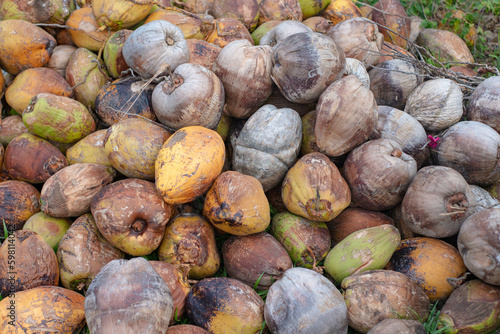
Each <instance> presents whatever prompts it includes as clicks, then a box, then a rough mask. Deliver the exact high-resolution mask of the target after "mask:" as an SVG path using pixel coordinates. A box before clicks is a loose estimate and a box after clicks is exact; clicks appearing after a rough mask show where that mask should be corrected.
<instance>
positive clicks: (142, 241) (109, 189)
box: [91, 178, 172, 256]
mask: <svg viewBox="0 0 500 334" xmlns="http://www.w3.org/2000/svg"><path fill="white" fill-rule="evenodd" d="M91 211H92V215H93V216H94V219H95V222H96V225H97V227H98V228H99V231H100V232H101V233H102V235H103V236H104V237H105V238H106V239H107V240H108V241H109V242H110V243H111V244H112V245H113V246H115V247H117V248H119V249H121V250H122V251H124V252H125V253H127V254H130V255H133V256H142V255H147V254H150V253H151V252H152V251H154V250H155V249H156V248H158V246H159V245H160V243H161V241H162V239H163V233H164V231H165V227H166V225H167V222H168V220H169V219H170V214H171V212H172V207H171V205H169V204H167V203H165V202H164V201H163V200H162V199H161V197H160V196H159V195H158V194H157V193H156V190H155V187H154V184H153V183H152V182H149V181H145V180H140V179H134V178H127V179H124V180H120V181H117V182H114V183H112V184H109V185H107V186H105V187H103V188H102V189H101V190H100V191H99V192H98V193H97V194H96V195H95V196H94V197H93V198H92V204H91Z"/></svg>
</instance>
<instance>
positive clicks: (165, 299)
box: [85, 257, 174, 334]
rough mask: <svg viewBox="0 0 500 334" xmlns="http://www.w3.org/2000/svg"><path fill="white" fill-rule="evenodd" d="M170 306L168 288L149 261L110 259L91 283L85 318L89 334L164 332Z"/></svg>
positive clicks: (170, 309)
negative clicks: (90, 333)
mask: <svg viewBox="0 0 500 334" xmlns="http://www.w3.org/2000/svg"><path fill="white" fill-rule="evenodd" d="M173 305H174V303H173V300H172V295H171V293H170V289H169V288H168V286H167V284H166V283H165V281H164V280H163V279H162V278H161V276H160V275H159V274H158V273H157V272H156V271H155V270H154V269H153V267H152V266H151V265H150V264H149V263H148V261H146V260H145V259H144V258H141V257H137V258H133V259H131V260H113V261H111V262H109V263H108V264H107V265H106V266H104V267H103V268H102V269H101V271H100V272H99V274H97V276H96V277H95V278H94V280H93V281H92V283H90V286H89V289H88V290H87V293H86V294H85V318H86V321H87V325H88V327H89V330H90V332H92V333H118V332H120V333H151V334H153V333H164V332H165V331H166V329H167V327H168V323H169V321H170V317H171V315H172V312H173Z"/></svg>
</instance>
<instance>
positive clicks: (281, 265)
mask: <svg viewBox="0 0 500 334" xmlns="http://www.w3.org/2000/svg"><path fill="white" fill-rule="evenodd" d="M222 256H223V259H224V268H225V269H226V270H227V273H228V275H229V277H232V278H236V279H238V280H240V281H242V282H243V283H245V284H247V285H249V286H250V287H254V286H256V287H257V289H261V290H265V289H269V287H270V286H271V284H273V283H274V282H275V281H276V280H278V279H280V278H281V277H282V276H283V273H284V272H285V271H286V270H288V269H290V268H292V266H293V264H292V260H291V259H290V256H288V254H287V252H286V250H285V248H283V246H282V245H281V244H280V243H279V242H278V241H277V240H276V239H275V238H274V237H273V236H272V235H270V234H269V233H267V232H261V233H257V234H252V235H248V236H233V237H231V238H229V239H227V240H226V241H225V242H224V245H223V247H222Z"/></svg>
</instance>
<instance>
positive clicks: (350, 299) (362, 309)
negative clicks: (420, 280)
mask: <svg viewBox="0 0 500 334" xmlns="http://www.w3.org/2000/svg"><path fill="white" fill-rule="evenodd" d="M342 289H343V293H342V294H343V296H344V299H345V302H346V304H347V312H348V318H349V326H350V327H352V328H353V329H355V330H356V331H358V332H361V333H367V332H368V331H369V330H370V329H371V328H372V327H374V326H375V325H376V324H378V323H379V322H381V321H382V320H384V319H401V318H402V319H409V320H419V321H425V320H426V319H427V317H428V316H429V306H430V302H429V298H428V297H427V295H426V294H425V293H424V291H423V290H422V289H421V288H420V287H419V286H417V285H416V284H415V283H413V282H412V281H411V280H410V279H409V278H408V277H407V276H405V275H404V274H401V273H398V272H396V271H392V270H370V271H366V272H363V273H360V274H355V275H352V276H350V277H348V278H346V279H344V280H343V281H342ZM367 300H371V301H372V302H369V303H368V302H367Z"/></svg>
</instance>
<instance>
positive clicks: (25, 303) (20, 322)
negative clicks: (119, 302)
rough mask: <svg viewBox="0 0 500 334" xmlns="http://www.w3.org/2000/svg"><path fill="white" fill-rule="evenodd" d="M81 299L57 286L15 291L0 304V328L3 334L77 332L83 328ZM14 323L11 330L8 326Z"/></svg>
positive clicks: (79, 296) (77, 294) (72, 292)
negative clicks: (13, 294) (14, 293)
mask: <svg viewBox="0 0 500 334" xmlns="http://www.w3.org/2000/svg"><path fill="white" fill-rule="evenodd" d="M84 303H85V297H84V296H82V295H81V294H79V293H76V292H74V291H71V290H67V289H64V288H61V287H58V286H40V287H36V288H33V289H29V290H27V291H20V292H17V293H16V295H15V297H12V298H4V299H3V300H2V301H1V302H0V307H1V308H2V310H9V307H11V310H12V305H15V307H14V311H13V313H14V314H12V311H11V310H9V311H2V313H0V327H1V328H3V330H4V333H5V334H11V333H12V334H18V333H27V332H28V333H78V332H79V331H80V330H81V329H82V328H83V327H84V326H85V309H84ZM12 323H14V327H12V326H11V324H12Z"/></svg>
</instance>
